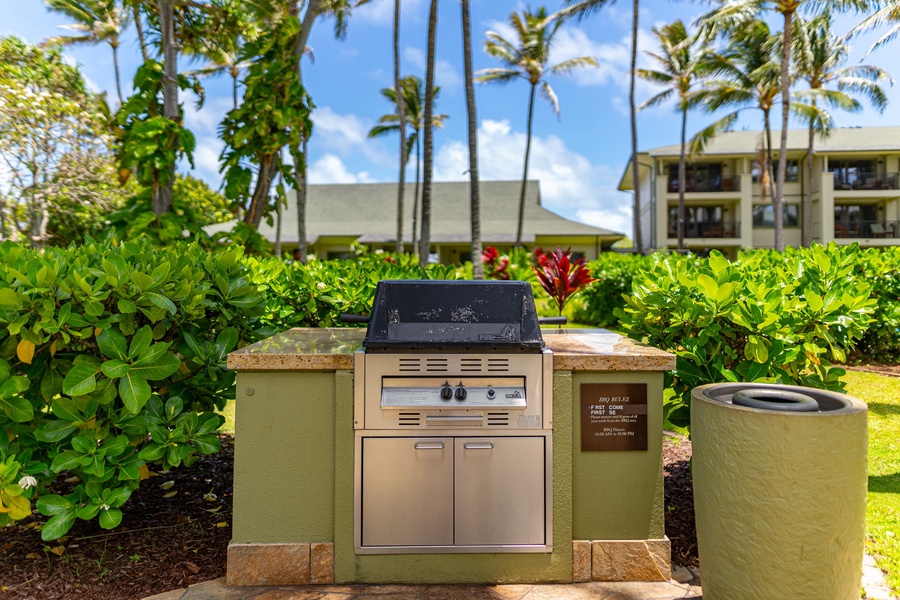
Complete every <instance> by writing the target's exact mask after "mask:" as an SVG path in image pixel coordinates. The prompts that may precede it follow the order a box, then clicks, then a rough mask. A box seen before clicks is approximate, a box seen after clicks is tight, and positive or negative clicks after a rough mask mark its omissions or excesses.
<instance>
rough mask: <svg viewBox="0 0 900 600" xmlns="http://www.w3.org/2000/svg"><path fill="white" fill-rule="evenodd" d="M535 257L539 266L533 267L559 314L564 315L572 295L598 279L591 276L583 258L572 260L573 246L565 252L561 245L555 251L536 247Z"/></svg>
mask: <svg viewBox="0 0 900 600" xmlns="http://www.w3.org/2000/svg"><path fill="white" fill-rule="evenodd" d="M534 258H535V260H536V261H537V266H536V267H532V269H533V270H534V272H535V274H536V275H537V278H538V281H539V282H540V284H541V287H542V288H544V291H545V292H547V294H548V295H549V296H550V298H551V299H552V300H553V302H554V303H555V304H556V313H557V314H558V315H562V312H563V308H564V307H565V306H566V303H567V302H568V301H569V300H570V299H571V298H572V296H574V295H575V294H577V293H578V292H579V291H581V290H582V289H583V288H584V287H585V286H588V285H590V284H591V283H593V282H594V281H596V279H592V278H591V275H590V270H589V269H588V268H587V266H585V264H584V259H583V258H579V259H578V260H575V261H573V260H572V249H571V248H569V249H568V250H566V251H565V252H563V250H562V248H560V247H559V246H557V247H556V250H555V251H553V252H544V251H543V250H542V249H541V248H535V249H534Z"/></svg>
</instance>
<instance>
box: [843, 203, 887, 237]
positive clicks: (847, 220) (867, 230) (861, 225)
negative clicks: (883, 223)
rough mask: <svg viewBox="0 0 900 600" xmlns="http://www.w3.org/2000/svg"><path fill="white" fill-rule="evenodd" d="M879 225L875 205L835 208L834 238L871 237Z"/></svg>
mask: <svg viewBox="0 0 900 600" xmlns="http://www.w3.org/2000/svg"><path fill="white" fill-rule="evenodd" d="M876 223H878V207H877V206H875V205H874V204H842V205H838V206H835V207H834V237H837V238H846V237H870V236H871V235H873V232H872V225H875V224H876Z"/></svg>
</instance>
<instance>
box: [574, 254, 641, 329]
mask: <svg viewBox="0 0 900 600" xmlns="http://www.w3.org/2000/svg"><path fill="white" fill-rule="evenodd" d="M652 265H653V259H652V258H651V257H650V256H643V255H640V254H620V253H618V252H605V253H603V254H601V255H600V257H599V258H598V259H597V260H593V261H591V262H590V263H588V267H589V268H590V269H591V277H593V278H595V279H597V281H596V282H595V283H593V284H591V285H590V286H588V287H587V288H586V289H584V290H582V291H581V292H580V293H579V294H578V295H577V296H576V297H575V299H574V300H573V301H572V307H573V308H572V319H573V320H574V321H575V322H576V323H583V324H585V325H595V326H597V327H610V328H613V329H615V328H617V327H618V326H619V318H618V317H617V316H615V311H616V309H621V308H624V307H625V295H626V294H630V293H631V282H632V280H633V279H634V277H635V275H636V274H637V273H640V272H641V271H645V270H647V269H649V268H651V267H652Z"/></svg>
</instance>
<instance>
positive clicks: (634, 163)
mask: <svg viewBox="0 0 900 600" xmlns="http://www.w3.org/2000/svg"><path fill="white" fill-rule="evenodd" d="M639 11H640V2H639V0H634V4H633V12H634V14H633V15H632V20H631V77H630V82H629V87H628V104H629V107H630V110H631V177H632V179H633V180H634V209H633V210H634V247H635V249H636V251H637V252H638V253H639V254H643V253H644V241H643V238H642V236H641V186H640V179H639V173H638V142H637V104H636V102H635V98H634V82H635V69H636V67H637V45H638V39H637V36H638V13H639Z"/></svg>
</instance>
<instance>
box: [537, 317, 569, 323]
mask: <svg viewBox="0 0 900 600" xmlns="http://www.w3.org/2000/svg"><path fill="white" fill-rule="evenodd" d="M568 322H569V317H538V324H539V325H565V324H566V323H568Z"/></svg>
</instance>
